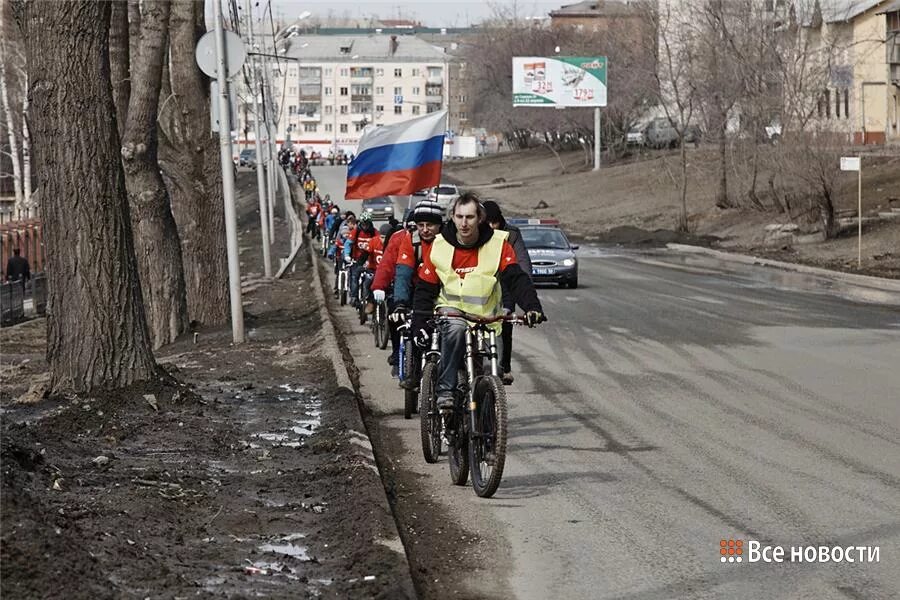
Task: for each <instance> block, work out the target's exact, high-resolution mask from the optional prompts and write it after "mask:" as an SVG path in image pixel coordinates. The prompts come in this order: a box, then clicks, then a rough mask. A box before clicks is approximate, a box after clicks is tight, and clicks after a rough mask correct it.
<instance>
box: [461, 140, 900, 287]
mask: <svg viewBox="0 0 900 600" xmlns="http://www.w3.org/2000/svg"><path fill="white" fill-rule="evenodd" d="M688 157H689V165H688V174H689V187H688V197H687V209H688V214H689V228H690V231H691V232H690V234H682V233H678V232H676V231H674V230H675V228H676V223H677V221H678V216H679V214H680V212H681V200H680V191H679V188H678V186H677V185H676V182H677V175H676V174H677V173H678V168H679V165H678V156H677V153H676V152H672V151H658V152H657V151H654V152H648V153H645V154H642V155H639V156H635V157H632V158H629V159H626V160H622V161H619V162H617V163H615V164H612V165H609V166H604V167H603V168H601V170H600V171H599V172H593V171H591V167H590V166H585V165H584V164H583V158H584V154H583V153H581V152H568V153H562V154H561V155H560V160H561V161H562V163H563V165H564V166H565V168H566V173H565V174H563V173H562V170H561V168H560V162H559V161H557V159H556V158H555V157H554V156H553V154H552V153H550V152H549V151H548V150H546V149H534V150H528V151H524V152H516V153H507V154H499V155H494V156H490V157H487V158H484V159H476V160H467V161H459V162H451V163H447V164H446V166H445V169H444V171H445V175H446V176H447V177H448V178H450V179H453V180H455V181H457V182H458V183H460V184H461V185H463V187H468V188H472V189H475V190H476V191H478V192H479V193H480V194H481V195H482V197H484V198H493V199H495V200H497V201H498V202H499V203H500V204H501V206H502V207H503V208H504V212H505V213H507V214H510V215H516V216H529V217H545V218H557V219H559V220H560V221H561V222H562V224H563V226H564V227H565V228H566V229H567V231H569V232H571V233H572V234H573V235H574V236H575V237H578V238H580V239H583V240H585V241H588V242H596V243H609V244H622V245H630V244H651V245H663V244H666V243H669V242H680V243H689V244H699V245H714V246H716V247H718V248H721V249H726V250H732V251H737V252H744V253H750V254H757V255H760V256H767V257H770V258H777V259H781V260H786V261H790V262H799V263H805V264H812V265H816V266H823V267H826V268H832V269H837V270H843V271H852V272H863V273H867V274H872V275H879V276H884V277H894V278H897V277H900V251H898V250H897V249H898V248H900V219H896V218H895V219H894V220H893V221H882V222H875V223H867V224H866V225H865V226H864V231H863V243H862V253H863V269H862V270H861V271H858V270H857V268H856V258H857V238H856V235H855V232H854V231H848V232H847V233H846V234H844V235H843V236H841V237H839V238H838V239H834V240H829V241H826V242H822V243H815V244H792V243H791V242H790V240H789V239H788V240H779V241H777V242H774V243H773V242H772V240H771V236H770V235H769V234H768V232H767V231H766V229H765V227H766V226H767V225H770V224H790V223H792V221H791V219H790V218H789V217H788V216H787V215H785V214H783V213H779V212H774V211H772V212H763V211H758V210H752V209H729V210H721V209H718V208H716V207H715V204H714V200H715V192H716V185H717V181H718V180H717V173H716V157H715V151H714V149H712V148H706V147H702V148H700V149H693V148H691V149H689V151H688ZM868 162H869V163H870V166H869V167H868V168H867V169H866V172H865V174H864V178H863V199H864V209H863V214H864V215H866V216H873V215H877V214H878V213H879V212H885V211H888V210H890V206H891V200H892V199H893V200H894V203H893V206H895V207H900V191H898V190H900V157H880V158H873V159H871V160H870V161H868ZM856 202H857V199H856V180H855V178H854V176H853V174H846V177H845V178H844V179H842V180H841V185H840V186H839V193H838V196H837V199H836V202H835V204H836V206H835V208H836V209H837V210H838V211H851V210H853V209H855V208H856ZM793 222H794V223H797V224H799V225H800V226H801V228H802V229H807V228H809V229H811V228H813V227H814V226H815V225H814V224H809V223H806V222H803V221H802V220H801V219H795V220H794V221H793Z"/></svg>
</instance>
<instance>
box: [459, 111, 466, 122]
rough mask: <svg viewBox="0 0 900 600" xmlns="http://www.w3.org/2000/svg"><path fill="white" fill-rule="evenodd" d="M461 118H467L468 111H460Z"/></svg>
mask: <svg viewBox="0 0 900 600" xmlns="http://www.w3.org/2000/svg"><path fill="white" fill-rule="evenodd" d="M459 118H460V119H461V120H463V121H465V120H466V113H465V111H460V113H459Z"/></svg>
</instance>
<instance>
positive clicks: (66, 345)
mask: <svg viewBox="0 0 900 600" xmlns="http://www.w3.org/2000/svg"><path fill="white" fill-rule="evenodd" d="M13 9H14V11H15V15H16V21H17V22H18V24H19V28H20V30H21V32H22V36H23V38H24V40H25V44H26V51H27V56H28V65H29V73H30V76H31V81H32V86H31V88H30V94H31V98H30V99H31V107H32V108H33V111H32V113H31V122H32V125H33V128H32V129H33V135H34V141H35V147H34V150H35V152H34V159H35V164H36V166H37V168H38V170H39V172H40V174H41V177H40V181H39V185H40V189H41V197H42V202H43V210H42V217H43V221H44V246H45V253H46V256H47V265H46V271H47V280H48V299H47V313H48V317H47V362H48V363H49V367H50V377H51V380H50V384H51V389H52V390H53V391H55V392H62V391H76V392H80V391H88V390H92V389H96V388H118V387H124V386H127V385H130V384H132V383H135V382H139V381H146V380H150V379H155V378H157V377H158V376H159V373H160V372H159V370H158V368H157V366H156V363H155V361H154V358H153V351H152V348H151V342H150V335H149V332H148V330H147V323H146V320H145V316H144V306H143V299H142V297H141V289H140V285H139V282H138V274H137V261H136V258H135V254H134V245H133V240H132V231H131V222H130V217H129V211H128V198H127V192H126V189H125V178H124V174H123V170H122V162H121V158H120V155H119V152H118V150H119V147H120V146H119V134H118V131H117V129H116V122H115V119H112V118H110V115H113V114H115V106H114V104H113V96H112V86H111V83H110V79H109V69H110V66H109V25H110V5H109V4H108V3H105V2H94V1H92V0H81V1H70V2H62V3H56V2H29V1H26V0H15V1H14V2H13ZM59 139H64V140H66V141H67V142H68V147H67V149H66V151H64V152H60V151H59V148H58V141H59Z"/></svg>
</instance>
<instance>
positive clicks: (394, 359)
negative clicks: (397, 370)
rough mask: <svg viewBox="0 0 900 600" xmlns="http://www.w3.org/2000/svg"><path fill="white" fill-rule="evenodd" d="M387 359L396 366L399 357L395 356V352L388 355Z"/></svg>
mask: <svg viewBox="0 0 900 600" xmlns="http://www.w3.org/2000/svg"><path fill="white" fill-rule="evenodd" d="M387 361H388V364H389V365H391V366H394V364H396V362H397V357H396V356H394V355H393V354H390V355H388V357H387Z"/></svg>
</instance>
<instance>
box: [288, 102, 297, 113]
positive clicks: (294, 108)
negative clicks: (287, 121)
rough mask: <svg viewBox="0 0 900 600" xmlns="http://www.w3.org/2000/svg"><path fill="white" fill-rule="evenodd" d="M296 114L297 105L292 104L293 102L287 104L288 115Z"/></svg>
mask: <svg viewBox="0 0 900 600" xmlns="http://www.w3.org/2000/svg"><path fill="white" fill-rule="evenodd" d="M296 114H297V107H296V106H294V105H293V104H291V105H290V106H288V115H296Z"/></svg>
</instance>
